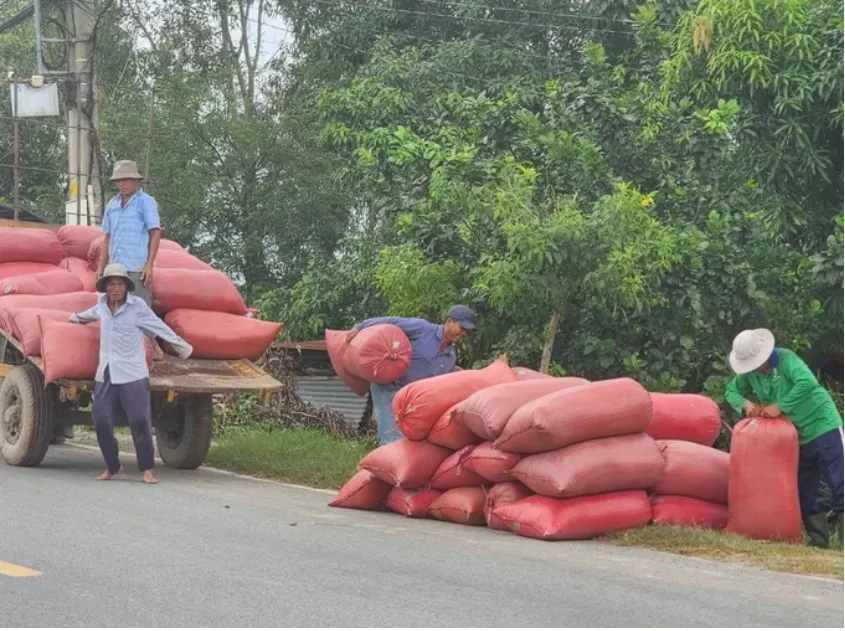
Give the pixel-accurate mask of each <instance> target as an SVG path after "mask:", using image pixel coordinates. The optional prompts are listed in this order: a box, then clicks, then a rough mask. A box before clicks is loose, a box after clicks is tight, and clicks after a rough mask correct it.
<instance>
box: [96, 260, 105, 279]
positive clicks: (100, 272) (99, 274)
mask: <svg viewBox="0 0 845 631" xmlns="http://www.w3.org/2000/svg"><path fill="white" fill-rule="evenodd" d="M105 271H106V266H105V265H103V264H102V263H101V264H100V265H98V266H97V271H96V272H95V273H94V274H95V276H94V281H98V280H100V279H101V278H102V277H103V274H104V273H105Z"/></svg>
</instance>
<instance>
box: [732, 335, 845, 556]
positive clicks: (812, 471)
mask: <svg viewBox="0 0 845 631" xmlns="http://www.w3.org/2000/svg"><path fill="white" fill-rule="evenodd" d="M730 363H731V367H732V368H733V369H734V372H735V373H736V377H734V379H733V380H732V381H731V382H730V383H729V384H728V386H727V389H726V391H725V398H726V399H727V401H728V403H730V404H731V406H732V407H733V408H734V409H735V410H736V411H737V412H739V413H744V414H745V416H746V417H751V416H761V417H764V418H778V417H782V418H786V419H788V420H789V421H791V422H792V424H793V425H795V428H796V429H797V430H798V442H799V445H800V451H799V462H798V494H799V499H800V502H801V517H802V519H803V520H804V527H805V528H806V529H807V534H808V535H809V537H810V543H811V545H814V546H817V547H821V548H827V547H829V546H830V536H829V530H828V526H827V519H826V517H825V515H824V514H823V513H820V512H819V504H818V494H819V483H820V482H821V478H822V476H823V477H824V479H825V481H826V482H827V483H828V485H829V486H830V491H831V498H830V503H831V508H832V509H833V511H834V512H835V513H836V519H837V524H838V528H839V538H840V540H841V539H842V537H843V523H842V522H843V520H842V484H843V437H842V417H841V416H840V415H839V411H838V410H837V409H836V404H835V403H834V402H833V399H832V398H831V396H830V393H829V392H828V391H827V390H825V389H824V388H823V387H822V386H821V385H820V384H819V382H818V380H817V379H816V376H815V375H814V374H813V372H812V371H811V370H810V368H809V367H808V366H807V364H805V363H804V361H803V360H802V359H801V358H800V357H798V355H796V354H795V353H793V352H792V351H791V350H789V349H786V348H775V337H774V335H772V333H771V332H770V331H768V330H766V329H755V330H753V331H743V332H742V333H740V334H739V335H737V336H736V339H734V343H733V350H732V351H731V355H730ZM752 398H756V399H757V402H756V403H755V402H754V401H753V400H752Z"/></svg>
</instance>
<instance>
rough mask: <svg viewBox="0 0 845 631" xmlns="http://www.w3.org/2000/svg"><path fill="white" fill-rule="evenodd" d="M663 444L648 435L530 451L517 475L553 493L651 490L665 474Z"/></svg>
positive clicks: (544, 492) (527, 483) (516, 469)
mask: <svg viewBox="0 0 845 631" xmlns="http://www.w3.org/2000/svg"><path fill="white" fill-rule="evenodd" d="M664 466H665V465H664V462H663V457H662V456H661V455H660V449H658V447H657V443H656V442H655V441H654V439H653V438H651V437H650V436H646V435H645V434H630V435H628V436H611V437H610V438H597V439H596V440H588V441H586V442H583V443H578V444H575V445H569V446H567V447H562V448H561V449H556V450H555V451H549V452H545V453H541V454H534V455H531V456H526V457H525V458H523V459H522V460H520V461H519V464H517V465H516V466H515V467H514V468H513V469H511V475H512V476H513V477H515V478H516V479H517V480H519V481H520V482H522V483H523V484H524V485H525V486H527V487H528V488H529V489H531V490H532V491H534V492H535V493H538V494H540V495H545V496H547V497H576V496H578V495H595V494H597V493H609V492H610V491H624V490H627V489H649V488H651V487H653V486H654V485H655V484H656V483H657V482H659V481H660V478H661V477H662V476H663V468H664Z"/></svg>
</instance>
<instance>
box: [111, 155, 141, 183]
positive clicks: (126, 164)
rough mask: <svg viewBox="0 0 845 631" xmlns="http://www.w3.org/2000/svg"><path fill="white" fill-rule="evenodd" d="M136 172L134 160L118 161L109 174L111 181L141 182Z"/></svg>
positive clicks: (136, 166) (139, 175)
mask: <svg viewBox="0 0 845 631" xmlns="http://www.w3.org/2000/svg"><path fill="white" fill-rule="evenodd" d="M143 179H144V178H143V177H141V174H140V173H139V172H138V165H137V164H135V161H134V160H118V162H117V163H115V165H114V171H112V174H111V181H112V182H114V181H115V180H143Z"/></svg>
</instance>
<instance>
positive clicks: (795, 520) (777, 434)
mask: <svg viewBox="0 0 845 631" xmlns="http://www.w3.org/2000/svg"><path fill="white" fill-rule="evenodd" d="M730 461H731V467H730V484H729V486H728V510H729V512H730V517H729V518H728V526H727V530H728V531H729V532H736V533H739V534H743V535H746V536H748V537H752V538H754V539H765V540H768V541H785V542H787V543H801V508H800V505H799V503H798V432H796V431H795V427H794V426H793V425H792V423H790V422H789V421H787V420H786V419H782V418H781V419H763V418H748V419H744V420H742V421H740V422H739V423H737V424H736V426H735V427H734V429H733V434H732V437H731V455H730Z"/></svg>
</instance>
